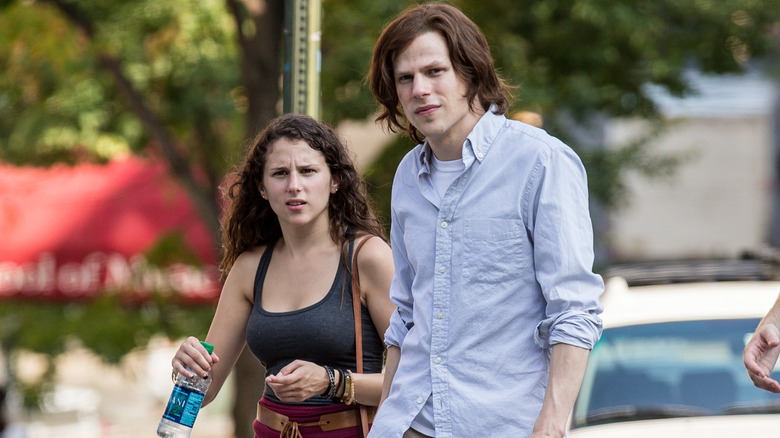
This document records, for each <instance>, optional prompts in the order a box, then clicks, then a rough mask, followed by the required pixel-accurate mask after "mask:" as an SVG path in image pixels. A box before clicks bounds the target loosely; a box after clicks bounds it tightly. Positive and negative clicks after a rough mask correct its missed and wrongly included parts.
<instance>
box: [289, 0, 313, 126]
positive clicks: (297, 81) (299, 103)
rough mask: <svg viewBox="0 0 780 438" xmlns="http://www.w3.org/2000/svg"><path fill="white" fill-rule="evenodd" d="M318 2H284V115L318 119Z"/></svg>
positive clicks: (293, 0) (302, 0)
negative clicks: (295, 114) (303, 115)
mask: <svg viewBox="0 0 780 438" xmlns="http://www.w3.org/2000/svg"><path fill="white" fill-rule="evenodd" d="M321 21H322V1H321V0H287V2H286V4H285V30H284V42H285V43H284V49H285V50H284V86H283V97H284V112H285V113H297V114H307V115H309V116H312V117H314V118H317V119H318V118H319V117H320V70H321V67H320V66H321V52H320V38H321V30H320V29H321Z"/></svg>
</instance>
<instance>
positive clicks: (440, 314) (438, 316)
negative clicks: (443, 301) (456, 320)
mask: <svg viewBox="0 0 780 438" xmlns="http://www.w3.org/2000/svg"><path fill="white" fill-rule="evenodd" d="M436 317H437V318H439V319H442V318H444V312H439V313H437V314H436Z"/></svg>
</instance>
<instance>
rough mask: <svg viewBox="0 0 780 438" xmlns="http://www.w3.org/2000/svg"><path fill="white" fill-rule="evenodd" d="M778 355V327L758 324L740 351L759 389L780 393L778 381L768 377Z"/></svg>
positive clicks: (779, 353)
mask: <svg viewBox="0 0 780 438" xmlns="http://www.w3.org/2000/svg"><path fill="white" fill-rule="evenodd" d="M778 355H780V329H779V328H778V327H777V325H775V324H772V323H768V324H760V325H759V326H758V329H757V330H756V332H755V333H754V334H753V337H752V338H750V341H749V342H748V343H747V345H746V346H745V350H744V351H743V352H742V359H743V361H744V362H745V368H746V369H747V372H748V376H750V380H752V381H753V384H754V385H756V386H757V387H759V388H761V389H765V390H767V391H771V392H777V393H780V383H778V382H777V380H775V379H772V378H771V377H769V374H770V373H771V372H772V369H773V368H774V367H775V363H777V357H778Z"/></svg>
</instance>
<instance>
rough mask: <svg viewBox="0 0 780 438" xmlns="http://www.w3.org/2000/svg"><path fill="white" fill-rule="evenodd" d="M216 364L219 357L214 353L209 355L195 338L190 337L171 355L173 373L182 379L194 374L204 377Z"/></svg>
mask: <svg viewBox="0 0 780 438" xmlns="http://www.w3.org/2000/svg"><path fill="white" fill-rule="evenodd" d="M217 362H219V356H217V355H216V354H215V353H211V354H209V352H208V351H206V348H205V347H204V346H203V345H201V343H200V341H199V340H198V339H197V338H195V337H193V336H190V337H189V338H187V339H186V340H185V341H184V342H182V344H181V345H180V346H179V349H178V350H177V351H176V354H174V355H173V360H171V365H172V366H173V369H174V371H176V372H178V373H179V374H181V375H183V376H184V377H192V376H193V375H195V374H197V375H199V376H201V377H206V376H207V375H208V373H209V370H211V366H212V365H214V364H215V363H217Z"/></svg>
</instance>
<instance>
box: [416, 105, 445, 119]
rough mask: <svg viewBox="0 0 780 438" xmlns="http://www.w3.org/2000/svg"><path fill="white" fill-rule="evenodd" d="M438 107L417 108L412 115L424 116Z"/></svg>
mask: <svg viewBox="0 0 780 438" xmlns="http://www.w3.org/2000/svg"><path fill="white" fill-rule="evenodd" d="M438 107H439V106H438V105H425V106H421V107H419V108H417V109H416V110H415V111H414V113H415V114H417V115H421V116H425V115H428V114H430V113H432V112H433V111H434V110H436V109H437V108H438Z"/></svg>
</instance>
